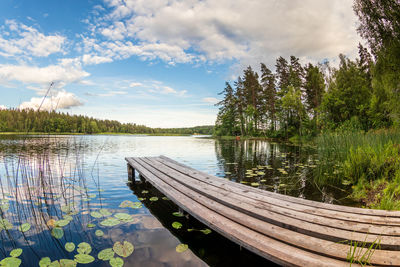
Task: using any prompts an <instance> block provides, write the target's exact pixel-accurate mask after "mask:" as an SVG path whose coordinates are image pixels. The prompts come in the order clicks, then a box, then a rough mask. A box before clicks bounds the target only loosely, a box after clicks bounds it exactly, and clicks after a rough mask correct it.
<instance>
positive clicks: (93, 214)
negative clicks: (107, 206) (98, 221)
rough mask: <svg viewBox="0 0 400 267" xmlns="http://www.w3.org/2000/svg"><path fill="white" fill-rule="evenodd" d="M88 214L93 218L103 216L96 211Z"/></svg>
mask: <svg viewBox="0 0 400 267" xmlns="http://www.w3.org/2000/svg"><path fill="white" fill-rule="evenodd" d="M90 216H92V217H93V218H101V217H103V214H101V213H100V212H98V211H92V212H91V213H90Z"/></svg>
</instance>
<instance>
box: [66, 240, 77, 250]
mask: <svg viewBox="0 0 400 267" xmlns="http://www.w3.org/2000/svg"><path fill="white" fill-rule="evenodd" d="M65 250H66V251H68V252H72V251H74V250H75V244H74V243H72V242H68V243H65Z"/></svg>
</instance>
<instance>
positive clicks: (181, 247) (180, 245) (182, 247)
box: [175, 244, 189, 253]
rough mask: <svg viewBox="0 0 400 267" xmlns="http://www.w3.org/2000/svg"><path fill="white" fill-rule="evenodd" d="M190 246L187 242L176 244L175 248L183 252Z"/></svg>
mask: <svg viewBox="0 0 400 267" xmlns="http://www.w3.org/2000/svg"><path fill="white" fill-rule="evenodd" d="M188 248H189V246H188V245H186V244H179V245H177V246H176V248H175V250H176V252H179V253H182V252H185V251H186V250H187V249H188Z"/></svg>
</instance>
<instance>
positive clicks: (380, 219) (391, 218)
mask: <svg viewBox="0 0 400 267" xmlns="http://www.w3.org/2000/svg"><path fill="white" fill-rule="evenodd" d="M159 158H160V161H162V162H163V163H164V164H166V165H168V166H170V167H172V168H175V169H176V170H179V171H180V172H182V173H185V174H187V175H189V176H192V177H197V178H199V177H200V176H201V177H202V178H201V179H207V180H208V181H209V182H214V181H215V182H218V181H219V180H222V179H221V178H218V177H214V176H212V175H209V174H207V173H204V172H200V171H198V170H195V169H193V168H190V167H188V166H185V165H183V164H180V163H179V162H176V161H174V160H172V159H170V158H167V157H165V156H160V157H159ZM232 183H233V184H232V188H237V189H239V190H242V192H246V193H249V194H250V193H255V194H256V195H258V197H257V198H258V199H260V197H261V196H265V197H269V198H274V199H279V200H281V201H284V202H289V203H294V204H302V205H305V206H309V207H310V209H308V212H309V213H317V214H321V215H323V216H327V217H334V218H342V219H344V220H353V221H362V222H366V223H374V224H384V225H400V212H398V211H386V210H371V209H362V208H354V207H348V206H340V205H333V204H328V203H321V202H317V201H311V200H307V199H302V198H295V197H292V196H287V195H282V194H278V193H274V192H269V191H265V190H261V189H258V188H253V187H249V186H246V185H242V184H239V183H235V182H232ZM253 196H254V195H253ZM335 212H336V213H335ZM360 215H361V216H360Z"/></svg>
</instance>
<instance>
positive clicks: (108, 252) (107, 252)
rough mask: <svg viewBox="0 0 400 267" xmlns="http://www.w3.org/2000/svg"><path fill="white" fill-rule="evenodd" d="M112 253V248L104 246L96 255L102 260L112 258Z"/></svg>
mask: <svg viewBox="0 0 400 267" xmlns="http://www.w3.org/2000/svg"><path fill="white" fill-rule="evenodd" d="M114 254H115V252H114V250H113V249H112V248H106V249H103V250H102V251H100V252H99V254H98V255H97V258H99V259H100V260H103V261H108V260H111V259H112V258H114Z"/></svg>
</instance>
